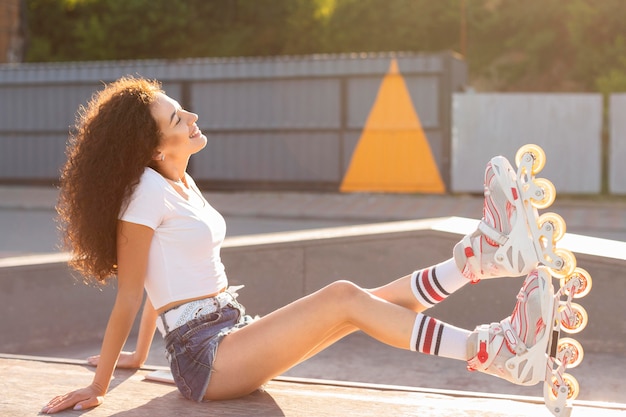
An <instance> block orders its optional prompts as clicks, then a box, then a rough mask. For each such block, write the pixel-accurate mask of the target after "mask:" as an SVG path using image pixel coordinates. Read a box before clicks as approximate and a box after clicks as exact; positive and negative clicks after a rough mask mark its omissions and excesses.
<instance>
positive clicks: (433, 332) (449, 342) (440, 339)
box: [410, 313, 471, 361]
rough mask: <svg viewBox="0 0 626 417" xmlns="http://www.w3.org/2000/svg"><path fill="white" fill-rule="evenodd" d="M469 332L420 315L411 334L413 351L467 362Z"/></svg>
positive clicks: (416, 318)
mask: <svg viewBox="0 0 626 417" xmlns="http://www.w3.org/2000/svg"><path fill="white" fill-rule="evenodd" d="M470 334H471V332H470V331H469V330H465V329H461V328H458V327H455V326H452V325H450V324H447V323H444V322H442V321H439V320H437V319H434V318H432V317H428V316H425V315H424V314H421V313H418V314H417V316H416V317H415V324H414V325H413V333H412V334H411V345H410V346H411V350H413V351H416V352H421V353H426V354H428V355H436V356H442V357H445V358H451V359H458V360H462V361H466V360H467V338H468V336H469V335H470Z"/></svg>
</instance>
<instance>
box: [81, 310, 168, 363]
mask: <svg viewBox="0 0 626 417" xmlns="http://www.w3.org/2000/svg"><path fill="white" fill-rule="evenodd" d="M157 317H158V315H157V312H156V310H155V309H154V307H153V306H152V302H150V299H149V298H146V302H145V304H144V307H143V313H142V314H141V322H140V323H139V333H138V335H137V346H136V348H135V350H134V351H133V352H121V353H120V356H119V358H118V360H117V365H116V366H117V368H141V367H142V366H143V364H144V363H145V362H146V359H148V354H149V353H150V346H151V345H152V339H153V338H154V331H155V329H156V319H157ZM87 362H88V363H89V364H90V365H94V366H97V365H98V362H100V355H94V356H90V357H88V358H87Z"/></svg>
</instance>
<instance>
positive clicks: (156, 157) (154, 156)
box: [152, 151, 165, 161]
mask: <svg viewBox="0 0 626 417" xmlns="http://www.w3.org/2000/svg"><path fill="white" fill-rule="evenodd" d="M152 160H153V161H165V154H164V153H163V152H160V151H154V154H152Z"/></svg>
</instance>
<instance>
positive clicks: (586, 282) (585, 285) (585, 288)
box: [561, 268, 592, 298]
mask: <svg viewBox="0 0 626 417" xmlns="http://www.w3.org/2000/svg"><path fill="white" fill-rule="evenodd" d="M574 278H577V279H578V280H579V281H580V287H578V288H577V289H576V292H575V293H574V294H573V295H572V296H573V297H574V298H583V297H584V296H585V295H587V294H589V291H591V282H592V281H591V275H589V272H587V271H586V270H584V269H582V268H576V269H574V272H573V273H572V274H571V275H568V276H566V277H563V278H561V288H563V287H564V286H566V285H567V283H568V282H569V281H570V280H572V279H574Z"/></svg>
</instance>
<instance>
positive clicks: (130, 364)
mask: <svg viewBox="0 0 626 417" xmlns="http://www.w3.org/2000/svg"><path fill="white" fill-rule="evenodd" d="M98 362H100V355H94V356H90V357H88V358H87V363H88V364H89V365H92V366H98ZM142 365H143V363H142V362H141V361H140V360H139V358H138V357H137V354H136V353H135V352H125V351H122V352H120V357H119V359H118V360H117V365H115V367H116V368H125V369H137V368H141V366H142Z"/></svg>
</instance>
